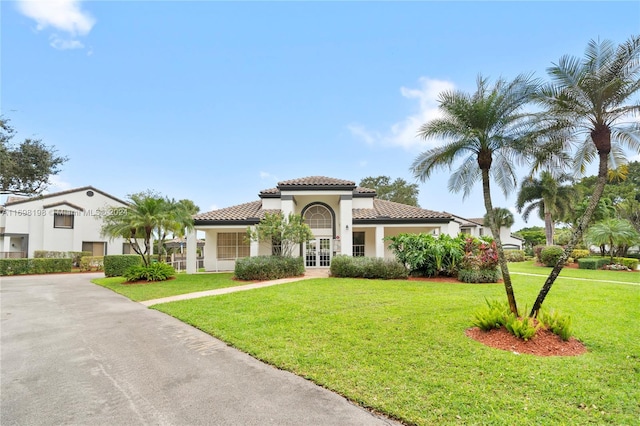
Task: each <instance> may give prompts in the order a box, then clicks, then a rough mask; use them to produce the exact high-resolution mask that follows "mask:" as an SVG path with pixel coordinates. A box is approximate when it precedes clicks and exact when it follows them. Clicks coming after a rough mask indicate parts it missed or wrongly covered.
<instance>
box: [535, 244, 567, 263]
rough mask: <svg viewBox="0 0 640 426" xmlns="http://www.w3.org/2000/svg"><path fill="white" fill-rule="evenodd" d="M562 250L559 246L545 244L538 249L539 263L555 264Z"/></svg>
mask: <svg viewBox="0 0 640 426" xmlns="http://www.w3.org/2000/svg"><path fill="white" fill-rule="evenodd" d="M562 253H564V250H563V249H562V247H560V246H547V247H545V248H543V249H542V250H541V251H540V263H542V264H543V265H544V266H555V265H556V263H558V259H560V256H562Z"/></svg>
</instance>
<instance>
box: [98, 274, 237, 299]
mask: <svg viewBox="0 0 640 426" xmlns="http://www.w3.org/2000/svg"><path fill="white" fill-rule="evenodd" d="M232 278H233V274H232V273H215V274H213V273H212V274H193V275H187V274H176V278H175V279H173V280H168V281H156V282H149V283H140V284H137V283H136V284H127V283H126V282H125V279H124V278H123V277H110V278H97V279H94V280H92V281H91V282H93V283H95V284H98V285H101V286H103V287H106V288H109V289H111V290H113V291H115V292H116V293H119V294H122V295H124V296H127V297H128V298H129V299H131V300H133V301H136V302H141V301H143V300H152V299H159V298H162V297H168V296H175V295H178V294H185V293H194V292H196V291H205V290H214V289H217V288H224V287H234V286H238V285H244V284H247V283H245V282H242V281H235V280H233V279H232Z"/></svg>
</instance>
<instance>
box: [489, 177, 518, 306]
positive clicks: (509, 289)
mask: <svg viewBox="0 0 640 426" xmlns="http://www.w3.org/2000/svg"><path fill="white" fill-rule="evenodd" d="M482 195H483V196H484V207H485V209H486V210H487V217H489V218H490V223H489V227H490V228H491V233H492V234H493V239H494V241H495V242H496V248H497V249H498V263H499V264H500V270H501V272H502V282H503V283H504V289H505V291H506V293H507V300H508V301H509V309H510V310H511V312H513V313H514V314H515V315H516V316H518V305H517V304H516V296H515V295H514V294H513V286H512V285H511V275H510V274H509V267H508V266H507V260H506V259H505V257H504V250H503V249H502V240H501V239H500V228H499V227H498V226H497V224H496V221H495V219H494V217H493V203H492V202H491V191H490V187H489V171H488V170H486V169H482Z"/></svg>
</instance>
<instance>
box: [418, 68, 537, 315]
mask: <svg viewBox="0 0 640 426" xmlns="http://www.w3.org/2000/svg"><path fill="white" fill-rule="evenodd" d="M536 90H537V84H536V82H535V81H533V80H532V79H531V76H528V75H520V76H518V77H516V78H515V79H514V80H513V81H510V82H508V81H505V80H503V79H499V80H498V81H496V82H495V84H494V85H493V86H490V85H489V81H488V79H486V78H482V77H481V76H479V77H478V80H477V89H476V91H475V93H473V94H467V93H463V92H459V91H445V92H443V93H441V94H440V96H439V103H440V110H441V111H442V113H443V114H444V117H443V118H440V119H435V120H432V121H430V122H428V123H426V124H424V125H423V126H422V127H421V128H420V130H419V132H418V134H419V135H420V136H422V137H423V138H425V139H427V138H444V139H445V143H444V144H443V145H440V146H438V147H435V148H432V149H429V150H427V151H425V152H423V153H421V154H420V155H419V156H418V157H417V158H416V159H415V161H414V162H413V164H412V167H411V170H412V172H413V174H414V176H415V177H416V178H417V179H420V180H421V181H422V182H424V181H426V180H427V179H429V177H430V176H431V174H432V173H433V172H434V171H436V170H438V169H449V170H451V168H452V166H453V164H454V162H456V161H457V160H461V164H460V166H459V167H458V169H457V170H456V171H455V172H454V173H453V174H452V175H451V176H450V177H449V182H448V188H449V190H450V191H452V192H458V191H460V190H462V191H463V198H466V197H467V196H468V195H469V194H470V193H471V190H472V188H473V186H474V185H475V184H476V183H477V182H478V181H481V182H482V194H483V198H484V205H485V209H486V212H487V214H488V215H489V219H490V220H489V221H488V225H489V227H490V229H491V232H492V234H493V237H494V239H495V242H496V246H497V248H498V257H499V262H500V269H501V270H502V277H503V282H504V286H505V291H506V293H507V299H508V301H509V308H510V309H511V311H512V312H513V313H515V314H516V315H517V314H518V308H517V305H516V300H515V296H514V294H513V287H512V285H511V277H510V275H509V269H508V266H507V262H506V259H505V257H504V250H503V249H502V241H501V240H500V229H499V227H498V226H497V223H496V220H495V219H494V218H493V212H494V210H493V203H492V201H491V188H490V182H491V180H492V179H493V180H494V181H495V182H496V183H497V184H498V186H499V187H500V188H502V190H503V192H504V193H505V195H507V194H508V193H509V192H511V191H512V190H513V189H514V188H515V186H516V185H517V180H516V172H515V166H516V165H517V163H518V162H521V161H522V160H523V159H524V157H523V155H522V154H523V153H524V152H525V151H526V150H527V149H529V148H530V146H531V141H530V134H531V133H530V130H531V126H532V123H531V122H530V121H528V120H527V118H528V117H527V115H526V114H524V113H523V112H522V109H523V107H524V106H525V105H526V104H527V103H528V102H529V101H530V100H531V96H532V95H533V94H534V93H535V92H536ZM492 166H495V167H492Z"/></svg>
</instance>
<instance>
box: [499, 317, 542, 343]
mask: <svg viewBox="0 0 640 426" xmlns="http://www.w3.org/2000/svg"><path fill="white" fill-rule="evenodd" d="M505 327H506V328H507V330H508V331H509V333H511V334H513V335H514V336H516V337H518V338H520V339H523V340H525V341H526V340H529V339H531V338H532V337H533V336H535V335H536V332H537V331H538V329H537V328H536V326H535V325H534V320H533V319H532V318H529V317H523V318H518V317H516V316H515V315H514V314H510V315H509V316H508V317H507V322H506V324H505Z"/></svg>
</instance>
